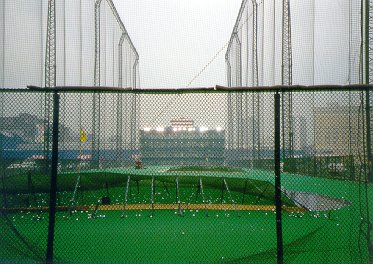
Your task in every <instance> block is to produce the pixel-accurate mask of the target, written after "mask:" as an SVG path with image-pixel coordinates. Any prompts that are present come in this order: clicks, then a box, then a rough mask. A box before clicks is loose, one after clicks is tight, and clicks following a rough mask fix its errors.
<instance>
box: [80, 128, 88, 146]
mask: <svg viewBox="0 0 373 264" xmlns="http://www.w3.org/2000/svg"><path fill="white" fill-rule="evenodd" d="M86 141H87V134H86V133H85V130H84V128H82V129H81V130H80V142H83V143H84V142H86Z"/></svg>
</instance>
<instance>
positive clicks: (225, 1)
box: [113, 0, 241, 88]
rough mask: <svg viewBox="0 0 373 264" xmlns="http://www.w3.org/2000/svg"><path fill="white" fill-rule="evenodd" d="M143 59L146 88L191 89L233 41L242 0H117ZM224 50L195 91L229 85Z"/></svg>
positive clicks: (141, 80) (126, 25) (141, 63)
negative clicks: (201, 71) (233, 31)
mask: <svg viewBox="0 0 373 264" xmlns="http://www.w3.org/2000/svg"><path fill="white" fill-rule="evenodd" d="M113 2H114V4H115V6H116V7H117V10H118V13H119V15H120V16H121V18H122V20H123V23H124V25H125V27H126V29H127V31H128V33H129V35H130V37H131V39H132V41H133V42H134V45H135V46H136V48H137V50H138V53H139V55H140V86H141V88H153V87H156V88H174V87H186V86H187V85H188V84H189V82H190V81H191V80H192V79H193V78H194V76H195V75H197V74H198V73H199V72H200V70H201V69H203V68H204V66H205V65H206V64H207V63H208V62H209V61H210V60H211V59H212V58H213V57H214V56H215V54H216V53H217V52H218V51H219V50H220V49H221V48H223V47H224V46H225V44H226V43H227V42H228V41H229V38H230V35H231V33H232V29H233V26H234V23H235V21H236V17H237V14H238V11H239V8H240V5H241V0H188V1H185V0H157V1H151V0H127V1H123V0H113ZM225 50H226V49H224V51H222V52H221V53H220V55H219V57H217V58H216V59H215V61H214V62H213V63H212V64H210V66H209V67H208V68H207V70H206V71H205V72H204V73H202V75H201V76H200V77H199V78H197V79H196V80H195V81H194V82H193V83H192V84H190V87H201V86H202V87H205V86H214V85H216V84H220V85H226V73H225V60H224V55H225Z"/></svg>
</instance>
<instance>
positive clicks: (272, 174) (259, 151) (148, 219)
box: [0, 87, 373, 263]
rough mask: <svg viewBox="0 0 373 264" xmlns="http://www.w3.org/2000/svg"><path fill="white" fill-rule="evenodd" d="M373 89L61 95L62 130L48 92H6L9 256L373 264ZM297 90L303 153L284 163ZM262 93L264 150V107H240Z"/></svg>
mask: <svg viewBox="0 0 373 264" xmlns="http://www.w3.org/2000/svg"><path fill="white" fill-rule="evenodd" d="M81 89H85V88H81ZM368 89H370V88H367V87H342V88H341V87H340V88H333V89H332V88H330V90H327V89H326V88H320V87H307V88H301V87H300V88H298V89H297V88H292V90H291V91H289V90H286V89H285V88H282V90H279V89H277V88H266V89H264V88H263V89H262V90H255V89H241V90H240V89H236V90H229V89H224V88H220V89H219V88H218V89H215V90H214V89H206V90H163V91H161V90H133V91H132V90H130V91H126V90H123V91H118V90H115V91H103V90H101V91H97V90H96V91H95V92H92V91H89V90H87V89H85V90H79V88H76V89H75V90H71V89H70V90H69V89H67V88H66V89H63V88H61V89H60V90H59V91H58V92H56V93H55V95H54V99H55V100H54V107H53V108H52V109H53V112H54V116H53V118H52V119H50V120H49V123H46V120H44V119H45V115H44V110H43V109H44V104H45V100H44V98H45V91H44V90H43V89H36V90H35V89H34V90H32V91H30V90H0V106H1V109H0V112H1V113H0V130H1V134H0V146H1V147H0V157H1V193H2V197H1V208H2V209H1V217H0V221H1V222H0V225H1V230H2V236H1V247H0V259H1V260H2V261H6V262H29V261H36V262H39V261H44V260H45V258H46V254H45V252H47V251H48V252H53V259H54V261H55V262H61V263H66V262H71V263H86V262H89V263H93V262H96V263H99V262H131V263H133V262H171V263H182V262H187V263H190V262H228V263H236V262H237V263H238V262H240V263H241V262H242V263H274V262H276V261H277V258H278V257H279V254H281V256H283V259H284V262H286V263H355V262H359V263H368V262H369V252H368V248H369V246H370V247H371V241H372V234H371V222H370V221H371V220H370V219H369V217H370V216H371V213H372V209H373V208H372V203H369V202H370V200H369V197H372V195H373V188H372V183H371V182H372V176H371V175H372V174H371V166H370V164H371V162H370V157H371V156H370V155H371V154H370V153H369V152H370V147H369V137H370V129H371V125H370V122H371V114H370V108H369V106H370V107H371V104H372V102H371V101H369V100H368V101H367V99H369V98H367V96H368V95H369V93H371V92H370V90H368ZM289 92H292V94H293V102H294V104H293V106H294V107H293V109H292V111H293V114H294V115H293V122H292V124H293V126H294V127H293V128H292V131H293V133H294V135H293V138H294V144H293V145H294V149H293V153H292V156H289V155H285V156H283V155H280V154H282V153H283V152H284V149H283V148H282V144H277V145H276V144H275V139H276V138H277V139H278V140H280V139H281V133H282V129H281V126H280V123H281V120H282V119H281V115H282V112H281V105H280V102H281V100H280V96H281V95H282V94H286V93H289ZM48 93H53V91H50V90H49V91H48ZM94 94H95V95H98V94H99V96H100V102H101V103H103V104H104V105H105V107H100V108H95V107H94V100H93V98H94ZM276 94H277V95H276ZM57 95H58V96H57ZM253 96H255V98H259V100H260V102H261V110H260V113H259V118H258V119H257V121H255V122H257V124H256V127H257V128H258V129H259V131H260V133H259V134H258V137H257V138H256V141H257V142H260V144H258V143H257V142H253V138H252V135H253V131H254V129H255V127H254V125H253V123H254V121H253V120H254V114H253V112H252V108H251V107H248V108H241V109H240V111H236V110H233V111H232V107H233V106H234V107H236V106H235V105H234V104H232V101H231V98H232V97H234V98H236V99H237V100H239V101H247V100H248V99H249V100H250V99H251V98H252V97H253ZM276 98H277V99H276ZM57 99H58V100H57ZM118 101H119V102H120V103H118ZM63 102H67V103H65V104H64V103H63ZM249 102H250V101H249ZM304 102H308V103H309V102H311V106H310V107H305V108H303V107H302V105H303V103H304ZM367 102H369V105H367ZM248 105H250V104H249V103H248ZM118 107H120V109H118ZM234 109H235V108H234ZM275 117H277V118H275ZM276 120H277V121H276ZM97 121H98V122H99V123H98V124H97V123H95V122H97ZM53 128H54V129H55V130H53ZM56 128H58V129H56ZM94 130H95V132H94ZM57 132H58V141H57V140H56V139H57V138H56V136H57ZM49 135H52V136H49ZM48 139H49V140H50V142H49V144H45V141H46V140H48ZM53 139H54V140H55V141H53ZM279 142H280V141H278V143H279ZM56 143H58V145H57V144H56ZM46 146H48V147H46ZM275 153H277V154H275ZM53 154H58V156H54V155H53ZM276 155H278V156H276ZM57 157H58V159H56V158H57ZM276 157H277V158H276ZM279 177H281V183H280V182H279V181H276V179H277V180H280V178H279ZM51 179H52V181H51ZM53 179H56V185H55V186H54V184H53ZM279 183H280V184H279ZM53 193H55V194H56V197H55V199H56V203H55V204H54V202H53V201H54V200H53V199H54V198H53ZM51 199H52V200H51ZM279 202H281V203H279ZM276 206H277V208H276ZM280 208H282V210H281V209H280ZM276 209H277V213H276ZM280 213H281V214H280ZM51 216H52V217H53V221H51V218H50V217H51ZM54 217H55V218H54ZM276 217H277V218H278V217H280V220H281V221H280V222H279V221H276ZM53 222H54V224H53ZM278 223H281V224H282V228H281V229H279V227H278V226H277V227H276V225H278ZM51 225H52V226H54V232H51ZM48 230H49V233H48ZM48 234H49V235H48ZM52 234H54V240H51V235H52ZM280 235H281V236H280ZM48 237H49V239H50V240H48ZM52 238H53V236H52ZM48 241H49V243H48ZM51 241H54V243H53V244H51ZM51 245H52V246H51ZM279 248H281V251H278V249H279ZM47 249H48V250H47ZM51 250H52V251H51Z"/></svg>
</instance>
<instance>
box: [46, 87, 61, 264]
mask: <svg viewBox="0 0 373 264" xmlns="http://www.w3.org/2000/svg"><path fill="white" fill-rule="evenodd" d="M59 111H60V96H59V94H58V93H57V92H56V91H55V92H54V94H53V135H52V164H51V165H52V168H51V182H50V184H51V185H50V190H49V225H48V243H47V254H46V263H53V241H54V224H55V213H56V198H57V193H56V191H57V166H58V123H59V120H58V117H59Z"/></svg>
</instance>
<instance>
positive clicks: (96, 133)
mask: <svg viewBox="0 0 373 264" xmlns="http://www.w3.org/2000/svg"><path fill="white" fill-rule="evenodd" d="M101 2H102V0H96V2H95V71H94V86H100V69H101V68H100V67H101V65H100V48H101V47H100V36H101V32H100V23H101V22H100V19H101V17H100V7H101ZM100 106H101V96H100V93H93V109H92V114H93V117H92V159H93V162H94V166H99V162H100V161H99V159H100V112H101V109H100V108H101V107H100Z"/></svg>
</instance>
